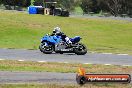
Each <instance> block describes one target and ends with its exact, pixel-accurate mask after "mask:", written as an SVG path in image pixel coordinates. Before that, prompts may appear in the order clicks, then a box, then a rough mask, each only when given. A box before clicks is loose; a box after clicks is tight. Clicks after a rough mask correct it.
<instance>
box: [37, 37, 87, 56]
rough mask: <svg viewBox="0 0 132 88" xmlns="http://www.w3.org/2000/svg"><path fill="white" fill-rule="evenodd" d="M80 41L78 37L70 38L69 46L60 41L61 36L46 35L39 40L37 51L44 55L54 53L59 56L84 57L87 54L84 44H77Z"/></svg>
mask: <svg viewBox="0 0 132 88" xmlns="http://www.w3.org/2000/svg"><path fill="white" fill-rule="evenodd" d="M80 40H81V38H80V36H76V37H74V38H70V41H71V42H72V44H70V46H69V44H67V43H66V42H65V41H64V40H62V38H61V36H56V35H54V36H51V35H48V34H47V35H45V36H44V37H43V38H42V39H41V44H40V46H39V49H40V51H41V52H43V53H45V54H51V53H53V52H55V53H60V54H63V53H75V54H77V55H85V54H86V53H87V48H86V46H85V45H84V44H82V43H79V41H80Z"/></svg>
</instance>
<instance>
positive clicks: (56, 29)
mask: <svg viewBox="0 0 132 88" xmlns="http://www.w3.org/2000/svg"><path fill="white" fill-rule="evenodd" d="M53 32H55V33H60V32H61V29H60V28H59V27H55V28H54V30H53Z"/></svg>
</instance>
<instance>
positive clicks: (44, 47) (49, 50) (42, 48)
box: [39, 43, 53, 54]
mask: <svg viewBox="0 0 132 88" xmlns="http://www.w3.org/2000/svg"><path fill="white" fill-rule="evenodd" d="M39 49H40V51H41V52H43V53H45V54H51V53H52V52H53V46H52V45H45V43H42V44H41V45H40V46H39Z"/></svg>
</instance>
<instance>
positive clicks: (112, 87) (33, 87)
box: [0, 83, 132, 88]
mask: <svg viewBox="0 0 132 88" xmlns="http://www.w3.org/2000/svg"><path fill="white" fill-rule="evenodd" d="M131 87H132V84H110V83H109V84H108V83H104V84H98V83H96V84H86V85H83V86H80V85H77V84H0V88H131Z"/></svg>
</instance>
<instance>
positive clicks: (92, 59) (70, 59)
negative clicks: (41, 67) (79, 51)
mask: <svg viewBox="0 0 132 88" xmlns="http://www.w3.org/2000/svg"><path fill="white" fill-rule="evenodd" d="M0 59H7V60H21V61H23V60H24V61H38V62H64V63H83V64H88V63H89V64H90V63H91V64H106V65H107V64H112V65H131V66H132V55H127V54H111V53H102V54H101V53H100V54H99V53H88V54H86V55H76V54H68V53H66V54H55V53H53V54H43V53H41V52H40V51H39V50H23V49H0Z"/></svg>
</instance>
